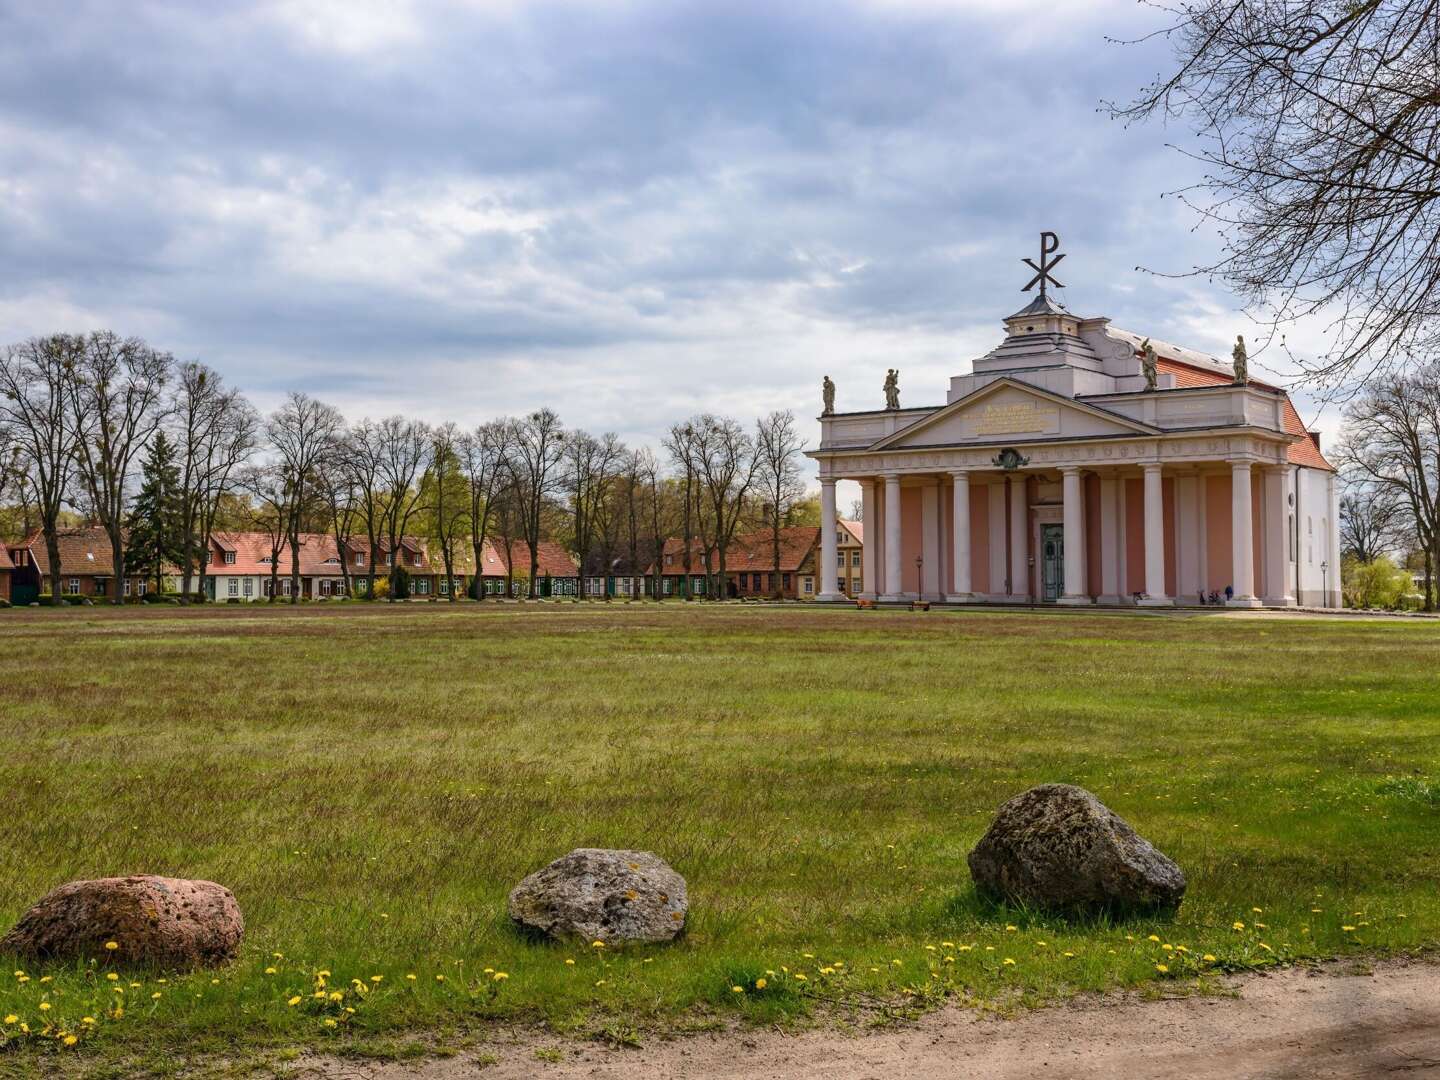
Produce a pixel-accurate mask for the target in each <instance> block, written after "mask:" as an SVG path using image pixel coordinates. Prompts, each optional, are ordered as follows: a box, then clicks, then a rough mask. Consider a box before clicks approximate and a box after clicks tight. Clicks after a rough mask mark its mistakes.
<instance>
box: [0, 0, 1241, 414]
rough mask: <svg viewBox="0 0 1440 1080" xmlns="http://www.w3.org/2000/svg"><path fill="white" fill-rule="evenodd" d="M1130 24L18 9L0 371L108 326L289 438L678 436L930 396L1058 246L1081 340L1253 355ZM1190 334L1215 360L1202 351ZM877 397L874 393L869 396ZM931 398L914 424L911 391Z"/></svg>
mask: <svg viewBox="0 0 1440 1080" xmlns="http://www.w3.org/2000/svg"><path fill="white" fill-rule="evenodd" d="M1148 19H1150V16H1148V15H1147V14H1146V13H1145V11H1144V10H1143V9H1138V10H1137V9H1136V8H1134V7H1133V5H1128V4H1120V3H1096V4H1094V5H1093V6H1089V5H1085V4H1073V5H1065V4H1059V5H1057V4H1054V3H1051V4H1040V3H1038V2H1036V3H1033V4H1008V3H995V4H990V5H987V4H983V3H982V4H979V5H977V6H975V7H973V8H970V9H966V10H962V9H960V8H959V7H958V6H951V5H946V4H940V3H938V2H933V0H932V2H928V3H927V2H917V3H911V4H907V3H902V2H896V0H891V2H887V3H877V2H873V0H872V2H862V0H851V2H842V0H829V2H823V3H822V2H819V0H789V2H787V3H785V4H774V3H767V4H761V3H749V2H742V3H733V2H732V3H727V4H723V5H721V4H714V3H702V2H677V0H666V2H663V3H662V2H658V0H656V2H640V0H636V2H633V3H626V4H617V5H607V6H598V5H592V4H580V3H558V2H541V3H535V4H524V5H521V4H508V3H488V4H481V3H463V2H460V0H454V2H452V3H448V4H443V5H436V4H424V5H421V4H415V5H413V6H412V5H403V4H386V5H379V4H374V5H372V4H369V3H363V2H360V0H354V2H350V3H343V4H342V3H326V2H322V0H314V2H308V3H303V4H291V3H278V2H277V3H271V4H263V5H257V6H254V7H250V8H245V9H241V8H239V7H236V8H234V9H230V8H229V7H228V6H223V7H222V6H217V5H210V4H199V3H195V4H182V3H168V4H161V3H143V2H137V3H134V4H127V5H113V4H108V3H101V2H94V3H90V4H79V3H71V4H66V5H63V7H59V6H56V5H44V6H42V5H34V4H29V3H24V2H22V0H0V337H3V338H6V339H10V338H15V337H19V336H22V335H24V334H28V333H36V332H42V331H47V330H53V329H61V328H77V329H78V328H82V327H83V326H88V325H102V324H103V325H111V326H113V327H114V328H115V329H117V330H121V331H124V332H126V333H140V334H144V335H146V336H147V337H150V338H151V339H152V340H154V341H156V342H157V343H158V344H161V345H164V346H165V347H167V348H171V349H173V350H174V351H175V352H176V353H177V354H179V355H182V356H187V357H189V356H197V357H201V358H203V359H205V360H207V361H208V362H210V363H211V364H213V365H214V366H216V367H218V368H219V369H220V370H221V371H222V372H224V373H225V374H226V375H227V376H228V377H229V378H230V379H231V380H233V381H234V382H236V383H238V384H239V385H241V386H243V387H245V388H247V389H248V390H250V391H251V392H252V393H253V394H254V395H255V397H256V399H257V402H258V403H259V404H261V405H262V406H266V405H269V404H272V403H273V402H274V400H275V399H276V398H277V397H278V396H279V395H280V394H282V393H283V392H284V391H285V390H286V389H289V388H291V387H295V388H301V389H306V390H309V391H311V392H313V393H316V394H319V395H321V396H324V397H326V398H327V399H329V400H332V401H334V402H335V403H336V404H338V405H340V406H341V407H342V408H344V409H345V410H346V411H347V412H350V413H353V414H356V415H359V414H360V413H362V412H367V411H368V412H380V411H391V410H392V409H396V408H410V409H414V410H416V411H422V412H424V413H425V414H426V415H429V416H433V417H436V418H439V417H445V418H454V419H457V420H460V421H462V422H467V423H468V422H474V421H477V420H479V419H482V418H484V417H486V416H488V415H492V414H494V413H498V412H501V411H517V410H521V409H525V408H529V407H533V406H535V405H538V404H541V403H545V404H550V405H552V406H554V407H556V408H557V409H558V410H559V411H560V412H561V414H562V416H564V417H565V418H566V419H567V420H569V421H570V422H572V423H577V424H583V425H585V426H589V427H593V428H596V429H604V428H613V429H617V430H619V431H621V432H622V433H624V434H626V435H628V436H629V437H632V438H635V439H642V440H643V439H651V438H653V437H654V435H655V433H656V432H657V431H658V430H659V428H660V427H662V426H663V424H664V423H666V422H667V421H669V420H670V419H672V418H675V417H678V416H681V415H684V414H686V413H689V412H692V411H695V410H698V409H702V408H723V409H730V410H732V411H735V412H737V413H754V412H758V411H761V410H765V409H769V408H773V407H775V406H776V405H780V404H793V406H794V407H795V408H796V409H797V410H798V411H800V412H802V413H803V412H804V411H806V410H808V409H810V408H811V407H812V406H813V400H814V398H815V396H816V395H815V390H814V387H815V384H816V383H817V382H818V379H819V376H820V374H821V373H822V372H827V371H828V372H829V373H831V374H832V375H834V376H835V378H836V379H837V382H839V383H840V385H841V393H842V398H848V399H849V400H847V401H846V402H845V404H847V405H848V406H850V407H855V406H857V405H859V404H862V403H863V401H865V400H868V399H869V398H870V397H877V399H878V384H879V376H880V375H881V373H883V370H884V368H885V367H887V366H894V365H896V364H898V365H899V366H901V367H902V368H904V369H905V372H906V386H907V393H908V394H910V395H911V400H914V399H916V397H918V398H919V399H924V400H931V399H934V400H938V399H940V398H941V397H942V396H943V393H944V386H945V379H946V378H947V377H948V376H949V375H950V374H953V373H955V372H958V371H961V370H964V369H965V365H966V361H968V359H969V358H970V357H971V356H973V355H974V354H975V353H977V352H980V351H983V350H984V349H985V348H987V347H988V345H989V344H990V343H991V342H992V341H993V339H994V338H995V336H996V335H997V333H998V320H999V319H1000V318H1001V317H1003V316H1004V315H1006V314H1008V313H1009V312H1010V311H1011V310H1013V309H1015V308H1018V307H1019V306H1020V305H1021V304H1022V303H1023V302H1024V298H1023V297H1022V296H1021V294H1020V293H1019V291H1018V289H1019V286H1020V284H1022V283H1023V273H1024V272H1023V269H1022V268H1021V266H1020V264H1019V261H1018V260H1019V258H1020V256H1021V255H1025V254H1030V248H1031V247H1033V246H1034V244H1035V243H1036V240H1035V235H1036V233H1037V232H1038V231H1039V230H1040V229H1042V228H1055V229H1058V230H1059V231H1060V232H1061V233H1062V235H1063V236H1064V239H1065V245H1066V248H1067V250H1068V251H1069V252H1070V257H1069V259H1068V260H1067V262H1066V264H1065V270H1066V271H1067V273H1066V274H1062V275H1061V276H1062V279H1063V280H1065V281H1066V282H1067V284H1068V285H1069V286H1070V288H1069V289H1068V290H1067V294H1066V299H1067V301H1068V302H1069V303H1070V304H1071V306H1072V307H1074V308H1075V309H1076V310H1079V311H1082V312H1084V313H1086V314H1093V313H1105V314H1109V315H1111V316H1112V317H1114V318H1115V319H1116V321H1117V322H1118V323H1121V324H1122V325H1126V326H1133V327H1136V328H1140V329H1144V330H1146V331H1147V332H1153V333H1154V334H1156V336H1159V337H1163V338H1170V339H1181V340H1185V341H1187V342H1188V343H1191V344H1194V345H1195V346H1197V347H1200V348H1210V349H1222V348H1223V347H1224V343H1225V342H1226V341H1227V340H1228V335H1229V333H1231V332H1232V330H1231V325H1232V323H1236V322H1239V320H1240V316H1239V315H1238V314H1237V313H1235V311H1234V309H1235V305H1234V302H1233V301H1232V300H1231V299H1230V298H1229V297H1227V296H1226V295H1225V294H1224V293H1223V292H1219V291H1216V290H1214V289H1213V288H1212V287H1210V286H1208V285H1207V284H1205V283H1204V282H1201V281H1196V280H1187V281H1183V282H1171V281H1161V280H1156V279H1152V278H1147V277H1145V276H1143V275H1140V274H1137V273H1136V272H1135V271H1134V267H1135V266H1136V265H1137V264H1146V265H1153V266H1158V267H1161V268H1164V269H1168V270H1175V269H1185V268H1187V267H1188V266H1190V265H1191V264H1192V263H1194V262H1197V261H1203V260H1204V259H1205V258H1207V257H1208V256H1210V255H1211V254H1212V253H1213V251H1214V250H1215V248H1214V245H1213V242H1212V241H1211V240H1210V238H1208V237H1205V236H1204V235H1202V234H1194V233H1192V232H1191V231H1190V227H1191V225H1192V224H1193V223H1192V222H1191V221H1190V220H1189V218H1188V217H1187V215H1186V214H1185V212H1183V211H1182V210H1181V208H1180V207H1178V205H1175V204H1174V203H1173V201H1172V202H1165V201H1162V200H1161V199H1160V198H1159V194H1160V193H1161V192H1162V191H1164V190H1167V189H1170V188H1174V187H1176V186H1178V185H1180V184H1182V183H1183V182H1185V180H1186V179H1187V175H1186V172H1185V170H1186V167H1187V166H1186V163H1185V161H1184V159H1182V158H1181V157H1180V156H1178V155H1177V154H1175V153H1174V152H1172V151H1167V150H1165V149H1164V148H1163V146H1162V141H1163V139H1164V138H1166V137H1171V138H1173V137H1175V135H1176V133H1174V132H1162V131H1160V130H1156V129H1138V130H1126V129H1124V128H1122V127H1120V126H1119V125H1116V124H1114V123H1113V122H1111V121H1109V120H1108V119H1106V118H1104V117H1102V116H1100V115H1098V114H1097V112H1096V106H1097V104H1098V102H1099V101H1100V100H1101V99H1102V98H1106V97H1124V96H1126V95H1127V94H1128V93H1130V92H1132V91H1133V89H1134V88H1135V87H1136V86H1138V85H1139V84H1140V83H1141V82H1143V81H1144V78H1145V77H1146V76H1147V75H1148V74H1149V73H1150V72H1152V71H1153V70H1156V69H1158V68H1159V67H1160V66H1162V65H1163V62H1164V57H1163V54H1162V53H1161V52H1160V51H1159V47H1158V46H1156V45H1154V44H1151V45H1147V46H1143V47H1131V48H1117V47H1115V46H1111V45H1107V44H1106V43H1105V42H1104V40H1103V38H1104V36H1105V35H1107V34H1109V35H1114V36H1136V35H1138V34H1140V33H1142V32H1143V31H1145V30H1148V29H1150V28H1151V23H1150V22H1149V21H1147V20H1148ZM1187 335H1188V336H1187ZM872 383H873V384H874V385H873V386H872V385H871V384H872ZM911 387H913V388H914V389H913V391H912V390H910V389H909V388H911Z"/></svg>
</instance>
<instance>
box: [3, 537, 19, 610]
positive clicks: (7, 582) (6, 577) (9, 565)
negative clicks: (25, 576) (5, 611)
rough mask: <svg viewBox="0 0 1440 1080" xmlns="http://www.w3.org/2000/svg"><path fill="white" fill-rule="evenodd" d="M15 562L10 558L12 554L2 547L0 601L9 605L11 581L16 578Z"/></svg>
mask: <svg viewBox="0 0 1440 1080" xmlns="http://www.w3.org/2000/svg"><path fill="white" fill-rule="evenodd" d="M14 571H15V562H14V560H13V559H11V558H10V552H9V551H8V550H6V549H5V548H4V547H0V600H4V601H5V602H6V603H7V604H8V603H9V602H10V597H11V579H12V578H13V577H14Z"/></svg>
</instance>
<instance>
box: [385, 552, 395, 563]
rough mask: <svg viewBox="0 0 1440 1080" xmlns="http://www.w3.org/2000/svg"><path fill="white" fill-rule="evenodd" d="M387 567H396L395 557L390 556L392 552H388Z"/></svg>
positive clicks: (386, 554) (386, 555)
mask: <svg viewBox="0 0 1440 1080" xmlns="http://www.w3.org/2000/svg"><path fill="white" fill-rule="evenodd" d="M385 565H386V566H394V565H395V556H394V555H392V554H390V552H388V551H387V552H386V553H385Z"/></svg>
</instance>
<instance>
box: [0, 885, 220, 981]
mask: <svg viewBox="0 0 1440 1080" xmlns="http://www.w3.org/2000/svg"><path fill="white" fill-rule="evenodd" d="M244 932H245V923H244V920H243V919H242V918H241V917H240V906H239V905H238V904H237V903H235V896H234V894H232V893H231V892H230V890H229V889H227V888H225V887H224V886H223V885H217V884H215V882H213V881H187V880H184V879H182V878H167V877H153V876H151V875H148V874H143V875H137V876H134V877H113V878H99V879H97V880H95V881H72V882H70V883H69V884H68V885H61V886H60V887H59V888H58V889H55V890H53V891H52V892H50V893H47V894H46V895H45V896H44V897H43V898H42V899H41V900H40V902H39V903H38V904H36V905H35V906H34V907H32V908H31V909H30V910H29V911H27V912H26V913H25V914H24V915H22V916H21V917H20V921H19V922H18V923H16V924H15V926H14V928H13V929H12V930H11V931H10V932H9V933H8V934H6V935H5V937H4V938H0V953H5V952H9V953H15V954H17V955H20V956H24V957H28V958H30V959H34V960H50V959H64V960H72V959H80V960H90V959H94V960H97V961H99V962H100V963H102V964H114V965H118V964H144V965H148V966H153V967H164V968H193V967H200V966H208V965H211V964H217V963H220V962H221V961H224V960H230V959H233V958H234V956H235V953H236V951H237V950H238V949H239V947H240V938H241V936H242V935H243V934H244ZM111 942H113V943H114V945H113V947H111V946H110V943H111Z"/></svg>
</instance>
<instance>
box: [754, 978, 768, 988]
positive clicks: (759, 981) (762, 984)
mask: <svg viewBox="0 0 1440 1080" xmlns="http://www.w3.org/2000/svg"><path fill="white" fill-rule="evenodd" d="M769 985H770V984H769V983H767V982H766V981H765V980H764V979H756V980H755V989H756V990H764V989H765V987H767V986H769Z"/></svg>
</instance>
